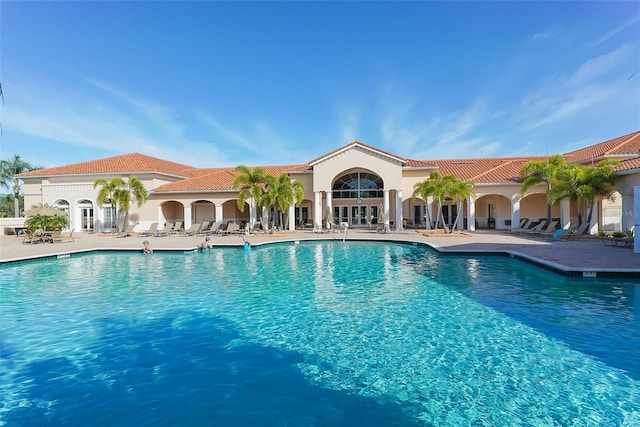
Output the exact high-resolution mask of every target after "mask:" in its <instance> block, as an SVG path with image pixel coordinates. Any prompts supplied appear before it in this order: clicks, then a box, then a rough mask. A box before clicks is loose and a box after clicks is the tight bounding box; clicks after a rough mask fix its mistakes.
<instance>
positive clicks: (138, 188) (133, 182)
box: [115, 176, 149, 231]
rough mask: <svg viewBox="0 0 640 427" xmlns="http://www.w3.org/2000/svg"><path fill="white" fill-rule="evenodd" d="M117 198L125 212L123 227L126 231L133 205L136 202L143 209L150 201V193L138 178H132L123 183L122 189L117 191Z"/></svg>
mask: <svg viewBox="0 0 640 427" xmlns="http://www.w3.org/2000/svg"><path fill="white" fill-rule="evenodd" d="M115 197H116V200H117V201H118V205H119V206H120V208H121V209H122V211H123V212H124V223H123V225H122V230H123V231H124V230H125V229H126V228H127V224H128V222H129V209H130V207H131V203H132V202H134V203H135V204H136V205H137V206H138V207H141V206H142V205H143V204H145V203H146V201H147V200H149V192H148V191H147V189H146V188H145V187H144V184H142V182H141V181H140V180H139V179H138V178H136V177H135V176H132V177H130V178H129V180H128V181H123V185H122V188H120V189H119V190H117V191H116V194H115Z"/></svg>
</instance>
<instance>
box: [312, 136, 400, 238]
mask: <svg viewBox="0 0 640 427" xmlns="http://www.w3.org/2000/svg"><path fill="white" fill-rule="evenodd" d="M404 163H405V162H404V160H403V159H401V158H399V157H396V156H394V155H392V154H389V153H387V152H384V151H382V150H378V149H376V148H373V147H370V146H368V145H366V144H363V143H361V142H359V141H354V142H352V143H351V144H348V145H346V146H344V147H342V148H340V149H338V150H336V151H333V152H331V153H329V154H327V155H325V156H322V157H320V158H318V159H316V160H313V161H311V162H309V167H311V168H312V169H313V194H314V197H313V200H314V209H313V212H314V218H313V226H314V229H316V230H317V229H319V228H323V226H324V224H323V216H324V220H325V221H327V213H330V215H331V217H333V219H334V220H335V221H337V222H338V223H340V222H349V225H350V226H364V225H369V226H370V225H371V223H372V222H377V221H379V219H382V218H384V219H383V220H384V227H385V228H387V229H388V228H389V227H390V223H392V222H393V223H394V224H395V226H396V228H397V229H402V168H403V166H404ZM356 165H358V166H356ZM390 195H393V197H394V199H395V203H394V205H393V207H392V206H391V205H390ZM323 196H324V197H323ZM379 206H382V212H379V211H378V210H379ZM345 208H346V209H345ZM374 213H375V214H374ZM336 214H337V215H336ZM391 218H394V219H393V220H391Z"/></svg>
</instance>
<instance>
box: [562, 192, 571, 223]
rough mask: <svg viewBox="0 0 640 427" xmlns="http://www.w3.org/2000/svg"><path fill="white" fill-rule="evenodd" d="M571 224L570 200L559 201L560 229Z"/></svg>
mask: <svg viewBox="0 0 640 427" xmlns="http://www.w3.org/2000/svg"><path fill="white" fill-rule="evenodd" d="M570 223H571V200H570V199H568V198H565V199H562V200H560V227H562V228H565V227H568V224H570Z"/></svg>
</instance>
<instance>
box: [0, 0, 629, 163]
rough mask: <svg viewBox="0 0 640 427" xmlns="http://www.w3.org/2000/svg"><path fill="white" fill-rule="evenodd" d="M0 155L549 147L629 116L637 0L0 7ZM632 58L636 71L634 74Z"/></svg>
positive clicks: (580, 141)
mask: <svg viewBox="0 0 640 427" xmlns="http://www.w3.org/2000/svg"><path fill="white" fill-rule="evenodd" d="M0 13H1V16H0V19H1V38H2V49H1V64H0V81H1V82H2V88H3V91H4V99H5V101H4V105H3V106H2V117H1V123H2V128H3V135H2V141H1V147H0V148H1V157H2V158H3V159H6V158H8V157H9V156H12V155H13V154H18V155H20V156H21V157H22V158H23V159H24V160H27V161H29V162H32V163H36V164H39V165H41V166H46V167H49V166H56V165H61V164H68V163H75V162H80V161H85V160H92V159H97V158H101V157H107V156H113V155H117V154H123V153H130V152H140V153H144V154H148V155H151V156H157V157H161V158H165V159H169V160H173V161H177V162H181V163H186V164H189V165H193V166H198V167H216V166H236V165H238V164H246V165H250V166H256V165H273V164H295V163H304V162H307V161H310V160H312V159H314V158H316V157H318V156H321V155H323V154H325V153H327V152H329V151H331V150H334V149H336V148H338V147H340V146H342V145H345V144H347V143H349V142H351V141H353V140H355V139H357V140H360V141H362V142H365V143H367V144H370V145H373V146H376V147H378V148H380V149H383V150H387V151H390V152H392V153H394V154H397V155H399V156H403V157H409V158H413V159H422V160H427V159H438V158H461V157H498V156H514V155H544V154H555V153H563V152H567V151H571V150H574V149H576V148H581V147H584V146H586V145H590V144H594V143H598V142H601V141H604V140H607V139H611V138H614V137H617V136H621V135H624V134H627V133H630V132H634V131H637V130H640V71H638V70H639V69H640V2H207V1H199V2H171V1H162V2H160V1H158V2H151V1H149V2H144V1H137V2H125V1H117V2H116V1H112V2H57V1H48V2H24V1H3V2H2V4H1V5H0ZM634 73H635V74H634Z"/></svg>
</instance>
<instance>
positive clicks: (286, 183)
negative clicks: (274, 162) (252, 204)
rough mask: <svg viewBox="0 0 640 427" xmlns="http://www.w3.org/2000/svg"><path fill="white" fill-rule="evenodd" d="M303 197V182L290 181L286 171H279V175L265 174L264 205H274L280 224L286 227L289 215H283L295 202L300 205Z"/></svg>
mask: <svg viewBox="0 0 640 427" xmlns="http://www.w3.org/2000/svg"><path fill="white" fill-rule="evenodd" d="M303 197H304V184H303V183H302V182H300V181H291V177H290V176H289V175H288V174H287V173H284V172H283V173H281V174H280V176H278V177H275V176H273V175H267V177H266V192H265V203H264V205H265V207H275V208H276V211H277V212H278V213H279V214H280V215H279V216H280V225H281V226H282V228H283V229H284V228H286V227H287V226H288V222H289V216H288V215H285V213H286V212H287V210H288V209H289V207H291V205H292V204H294V203H295V205H296V206H300V203H301V202H302V198H303Z"/></svg>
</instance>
